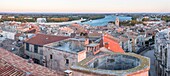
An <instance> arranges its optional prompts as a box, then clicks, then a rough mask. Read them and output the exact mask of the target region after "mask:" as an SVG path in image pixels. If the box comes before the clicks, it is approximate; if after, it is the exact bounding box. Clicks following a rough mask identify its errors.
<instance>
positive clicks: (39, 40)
mask: <svg viewBox="0 0 170 76" xmlns="http://www.w3.org/2000/svg"><path fill="white" fill-rule="evenodd" d="M68 38H70V37H66V36H54V35H45V34H37V35H36V36H35V37H33V38H31V39H29V40H27V41H25V42H26V43H30V44H34V45H40V46H43V45H45V44H49V43H52V42H57V41H61V40H64V39H68Z"/></svg>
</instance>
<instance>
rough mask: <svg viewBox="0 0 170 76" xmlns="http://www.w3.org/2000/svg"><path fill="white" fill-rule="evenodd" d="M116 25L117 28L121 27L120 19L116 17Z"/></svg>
mask: <svg viewBox="0 0 170 76" xmlns="http://www.w3.org/2000/svg"><path fill="white" fill-rule="evenodd" d="M115 25H116V26H119V18H118V17H116V20H115Z"/></svg>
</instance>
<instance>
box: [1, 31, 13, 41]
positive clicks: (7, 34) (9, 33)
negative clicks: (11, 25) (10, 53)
mask: <svg viewBox="0 0 170 76" xmlns="http://www.w3.org/2000/svg"><path fill="white" fill-rule="evenodd" d="M0 34H1V35H3V36H4V37H6V38H8V39H13V40H14V39H15V34H16V33H14V32H7V31H3V32H2V33H0Z"/></svg>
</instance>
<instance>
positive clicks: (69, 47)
mask: <svg viewBox="0 0 170 76" xmlns="http://www.w3.org/2000/svg"><path fill="white" fill-rule="evenodd" d="M47 47H51V48H54V49H57V50H60V51H65V52H71V53H77V52H80V51H83V50H84V49H85V46H84V44H83V43H81V42H80V41H76V40H70V39H69V40H63V41H60V42H55V43H52V44H50V45H47Z"/></svg>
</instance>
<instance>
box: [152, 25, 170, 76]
mask: <svg viewBox="0 0 170 76" xmlns="http://www.w3.org/2000/svg"><path fill="white" fill-rule="evenodd" d="M154 55H155V57H156V61H155V64H156V72H157V75H158V76H170V28H168V29H165V30H162V31H159V32H158V33H157V34H156V36H155V52H154Z"/></svg>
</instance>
